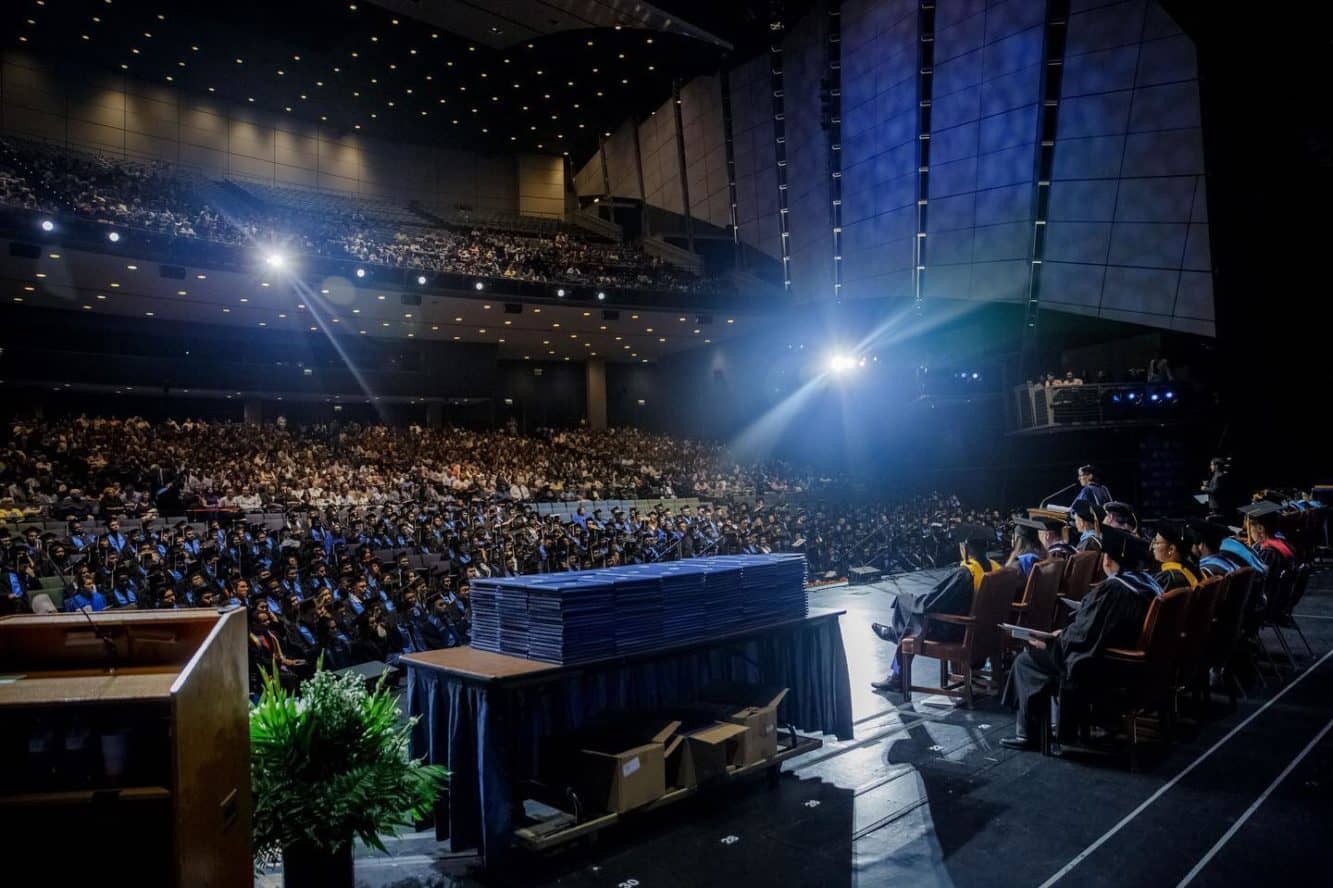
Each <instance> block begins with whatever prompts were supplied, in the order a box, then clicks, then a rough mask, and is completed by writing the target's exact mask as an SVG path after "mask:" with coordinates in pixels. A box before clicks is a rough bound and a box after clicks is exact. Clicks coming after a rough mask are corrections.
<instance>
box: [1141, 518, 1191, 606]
mask: <svg viewBox="0 0 1333 888" xmlns="http://www.w3.org/2000/svg"><path fill="white" fill-rule="evenodd" d="M1154 527H1155V528H1156V531H1157V532H1156V534H1155V535H1154V536H1153V538H1152V557H1153V560H1154V561H1156V562H1157V563H1158V564H1159V565H1160V570H1158V572H1157V577H1156V579H1157V584H1158V585H1159V586H1161V587H1162V591H1163V592H1170V591H1171V590H1172V589H1193V588H1194V587H1195V586H1197V585H1199V575H1198V572H1197V570H1198V569H1197V568H1196V567H1195V566H1194V565H1192V564H1190V563H1189V554H1188V553H1189V551H1190V549H1191V543H1192V540H1191V539H1190V536H1189V531H1188V530H1187V529H1186V528H1185V527H1184V525H1182V524H1179V523H1177V522H1175V521H1158V522H1157V523H1156V524H1155V525H1154Z"/></svg>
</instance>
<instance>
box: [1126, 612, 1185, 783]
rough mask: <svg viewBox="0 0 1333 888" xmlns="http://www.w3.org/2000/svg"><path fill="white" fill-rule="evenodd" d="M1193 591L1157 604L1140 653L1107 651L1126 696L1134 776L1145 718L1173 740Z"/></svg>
mask: <svg viewBox="0 0 1333 888" xmlns="http://www.w3.org/2000/svg"><path fill="white" fill-rule="evenodd" d="M1191 591H1192V590H1190V589H1172V590H1171V591H1170V592H1166V593H1164V594H1162V595H1159V596H1158V597H1157V598H1155V599H1153V602H1152V604H1151V605H1149V606H1148V614H1147V616H1146V617H1145V618H1144V621H1143V631H1142V632H1141V633H1140V634H1139V643H1138V645H1137V646H1136V647H1134V648H1107V649H1106V653H1105V659H1106V661H1107V664H1108V666H1109V667H1110V669H1111V676H1112V681H1115V682H1118V684H1119V686H1120V690H1121V691H1122V692H1123V699H1122V701H1121V705H1122V713H1123V717H1124V729H1125V734H1126V736H1128V737H1129V762H1130V768H1131V770H1132V769H1134V767H1135V765H1136V763H1137V756H1136V753H1137V751H1138V742H1139V720H1140V719H1141V718H1143V717H1144V716H1146V715H1149V714H1156V715H1157V718H1158V725H1159V727H1160V731H1159V733H1160V734H1161V736H1163V737H1169V736H1170V732H1171V719H1172V708H1171V707H1172V698H1173V690H1174V687H1175V683H1174V675H1175V672H1176V667H1177V665H1178V663H1179V658H1180V652H1181V647H1182V645H1181V631H1182V629H1183V628H1184V625H1185V616H1186V608H1187V607H1188V606H1189V597H1190V593H1191Z"/></svg>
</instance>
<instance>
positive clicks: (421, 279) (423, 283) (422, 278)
mask: <svg viewBox="0 0 1333 888" xmlns="http://www.w3.org/2000/svg"><path fill="white" fill-rule="evenodd" d="M417 283H418V284H420V285H421V286H423V287H424V286H426V276H425V275H424V274H419V275H417Z"/></svg>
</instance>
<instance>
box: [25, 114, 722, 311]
mask: <svg viewBox="0 0 1333 888" xmlns="http://www.w3.org/2000/svg"><path fill="white" fill-rule="evenodd" d="M238 187H241V188H242V189H243V188H244V186H238ZM217 193H218V192H217V191H216V190H214V188H212V187H211V186H209V183H207V182H206V180H204V179H202V178H200V177H197V176H190V175H186V174H184V173H182V172H180V171H179V170H177V169H175V168H174V167H172V166H171V165H169V164H166V163H162V162H159V161H147V162H132V161H128V160H124V159H120V158H112V157H108V156H104V155H100V154H84V153H80V152H75V151H63V150H59V149H57V148H54V147H51V146H44V145H35V144H32V143H27V142H23V141H20V140H15V139H0V205H4V206H8V207H14V208H18V209H25V210H39V211H41V212H47V213H53V214H68V215H73V216H78V217H81V218H84V219H91V220H94V221H96V222H100V223H105V224H108V225H115V226H121V227H124V228H132V229H140V230H147V231H151V232H154V233H158V234H165V235H171V236H173V237H184V238H193V239H199V240H209V241H216V242H220V243H224V244H230V245H237V244H242V243H259V244H263V245H271V246H283V247H286V248H287V249H289V250H291V251H293V252H298V253H305V254H311V255H319V256H328V257H331V258H337V259H350V260H355V261H360V262H366V263H376V264H382V265H390V266H397V267H406V268H411V269H415V270H422V271H436V272H449V273H454V274H461V275H475V276H478V277H488V278H503V279H508V280H515V281H535V282H547V283H564V284H569V285H571V286H587V287H606V288H615V289H650V290H672V291H678V292H704V291H708V292H713V291H717V290H720V289H724V288H726V287H727V286H728V285H727V284H726V282H725V281H723V280H720V279H714V278H706V277H700V276H698V275H695V274H693V273H691V272H689V271H686V270H684V269H680V268H676V267H674V266H672V265H670V264H669V263H666V262H664V261H662V260H661V259H658V258H655V257H653V256H649V255H648V254H646V253H645V252H643V251H642V250H641V249H639V248H637V247H634V246H629V245H624V244H614V243H606V242H599V241H595V240H591V239H585V238H584V237H582V236H580V235H577V234H575V233H573V232H569V231H563V232H557V233H555V234H554V235H538V234H535V233H532V232H517V231H504V230H501V229H497V228H484V227H480V226H477V227H471V226H462V227H443V226H439V225H436V224H434V223H433V222H432V220H430V219H429V218H427V217H426V216H423V217H422V220H421V224H420V225H405V224H400V223H397V222H393V221H389V220H388V219H386V218H384V217H382V216H379V215H376V214H375V213H373V212H360V211H357V210H351V209H348V208H347V204H348V203H349V201H348V199H342V200H340V201H338V202H337V203H336V204H335V203H333V202H330V203H329V204H328V205H326V206H320V205H319V204H318V203H313V204H310V205H308V206H302V207H300V208H298V207H292V206H284V205H282V204H280V203H278V202H277V201H278V200H279V199H280V197H275V196H274V195H272V194H268V193H266V192H261V191H260V190H258V189H256V193H255V194H254V195H252V197H253V201H251V202H249V203H242V202H239V201H238V202H235V203H236V205H235V206H233V205H232V202H230V201H225V200H224V201H222V204H225V211H224V209H223V208H221V207H220V205H219V203H218V201H217V200H215V199H214V197H213V196H211V195H215V194H217Z"/></svg>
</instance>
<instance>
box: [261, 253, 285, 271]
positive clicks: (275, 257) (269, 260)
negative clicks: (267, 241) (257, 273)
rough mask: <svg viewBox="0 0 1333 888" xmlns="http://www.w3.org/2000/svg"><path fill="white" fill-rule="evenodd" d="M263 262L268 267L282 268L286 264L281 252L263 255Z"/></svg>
mask: <svg viewBox="0 0 1333 888" xmlns="http://www.w3.org/2000/svg"><path fill="white" fill-rule="evenodd" d="M264 264H265V265H267V266H268V267H269V268H282V267H283V266H284V265H286V264H287V259H286V257H285V256H283V255H282V254H281V253H269V254H268V255H266V256H265V257H264Z"/></svg>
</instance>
